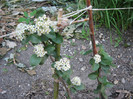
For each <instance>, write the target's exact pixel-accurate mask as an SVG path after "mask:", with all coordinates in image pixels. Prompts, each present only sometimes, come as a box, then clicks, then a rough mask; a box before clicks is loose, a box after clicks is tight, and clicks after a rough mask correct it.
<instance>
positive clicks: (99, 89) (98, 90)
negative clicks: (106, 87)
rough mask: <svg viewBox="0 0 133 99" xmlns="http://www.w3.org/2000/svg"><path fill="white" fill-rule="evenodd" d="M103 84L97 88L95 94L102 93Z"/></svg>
mask: <svg viewBox="0 0 133 99" xmlns="http://www.w3.org/2000/svg"><path fill="white" fill-rule="evenodd" d="M101 86H102V85H101V84H99V85H98V86H97V88H96V89H95V90H94V93H95V94H98V93H99V92H100V91H101Z"/></svg>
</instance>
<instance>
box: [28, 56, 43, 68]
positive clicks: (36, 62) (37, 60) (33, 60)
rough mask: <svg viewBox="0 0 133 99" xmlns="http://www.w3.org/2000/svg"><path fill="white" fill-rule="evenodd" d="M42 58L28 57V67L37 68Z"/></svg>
mask: <svg viewBox="0 0 133 99" xmlns="http://www.w3.org/2000/svg"><path fill="white" fill-rule="evenodd" d="M41 60H42V58H41V57H37V55H36V54H33V55H32V56H31V57H30V65H31V66H37V65H39V63H40V62H41Z"/></svg>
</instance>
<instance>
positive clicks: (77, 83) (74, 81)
mask: <svg viewBox="0 0 133 99" xmlns="http://www.w3.org/2000/svg"><path fill="white" fill-rule="evenodd" d="M71 82H72V84H73V85H76V86H80V85H81V79H80V78H79V77H78V76H76V77H74V78H73V79H72V80H71Z"/></svg>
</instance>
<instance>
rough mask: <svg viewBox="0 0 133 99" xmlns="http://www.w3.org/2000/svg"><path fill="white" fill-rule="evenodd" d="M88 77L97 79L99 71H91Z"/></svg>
mask: <svg viewBox="0 0 133 99" xmlns="http://www.w3.org/2000/svg"><path fill="white" fill-rule="evenodd" d="M88 77H89V78H90V79H92V80H95V79H96V78H97V77H98V73H97V72H93V73H90V74H89V75H88Z"/></svg>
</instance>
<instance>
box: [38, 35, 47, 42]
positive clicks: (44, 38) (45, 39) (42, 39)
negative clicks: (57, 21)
mask: <svg viewBox="0 0 133 99" xmlns="http://www.w3.org/2000/svg"><path fill="white" fill-rule="evenodd" d="M40 40H41V41H42V42H45V41H47V40H48V38H47V37H46V36H45V35H41V37H40Z"/></svg>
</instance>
